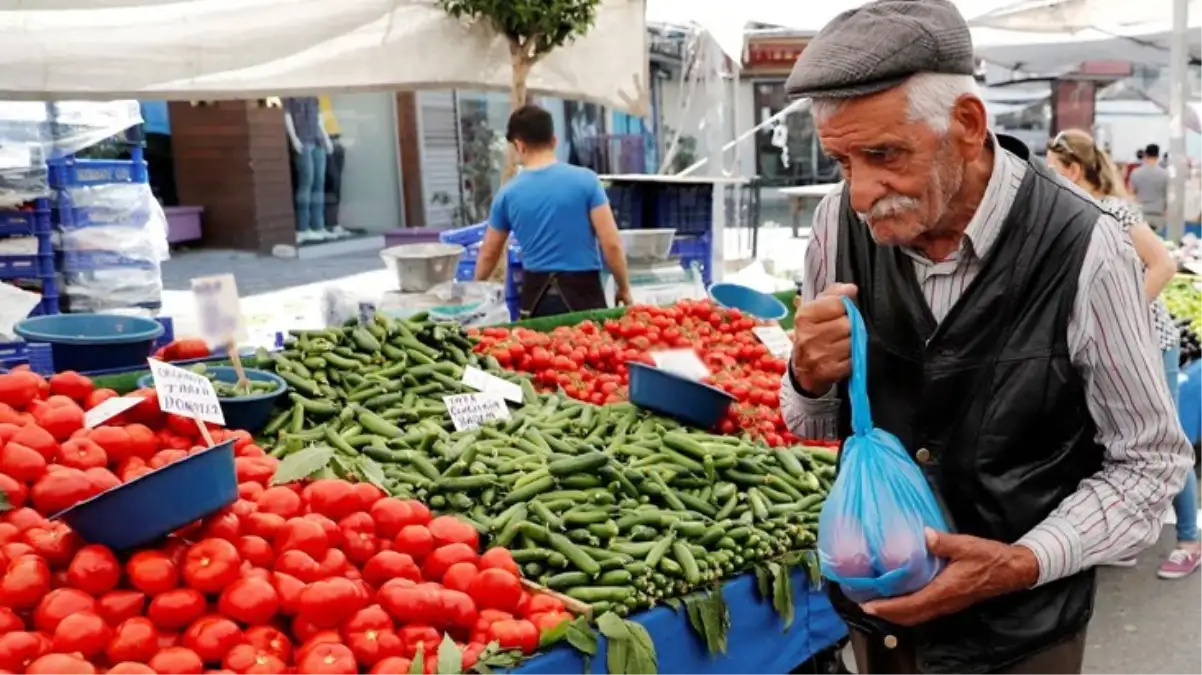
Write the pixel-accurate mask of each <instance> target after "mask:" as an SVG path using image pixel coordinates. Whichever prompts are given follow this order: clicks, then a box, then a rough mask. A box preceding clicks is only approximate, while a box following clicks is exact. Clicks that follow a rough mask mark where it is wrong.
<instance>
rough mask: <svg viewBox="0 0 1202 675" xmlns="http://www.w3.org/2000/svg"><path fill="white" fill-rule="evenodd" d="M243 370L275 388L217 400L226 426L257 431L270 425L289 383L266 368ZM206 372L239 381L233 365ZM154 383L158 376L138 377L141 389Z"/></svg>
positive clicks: (223, 378) (211, 367)
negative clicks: (278, 401)
mask: <svg viewBox="0 0 1202 675" xmlns="http://www.w3.org/2000/svg"><path fill="white" fill-rule="evenodd" d="M174 365H178V364H174ZM242 371H243V372H245V373H246V379H248V380H254V381H255V382H274V383H275V384H276V388H275V391H272V392H268V393H264V394H254V395H252V396H234V397H231V398H218V399H217V401H218V403H220V404H221V414H222V415H224V416H225V428H227V429H245V430H246V431H249V432H250V433H252V434H254V433H258V431H259V430H260V429H262V428H263V427H265V426H267V421H268V420H269V419H270V418H271V410H272V408H273V407H274V406H275V400H276V399H277V398H279V397H280V396H282V395H283V394H284V392H285V391H287V390H288V383H286V382H284V378H282V377H280V376H279V375H276V374H275V373H269V372H267V371H266V370H258V369H257V368H243V369H242ZM205 372H206V373H212V375H213V377H214V378H216V379H218V380H221V381H222V382H229V383H231V384H232V383H234V382H237V381H238V371H236V370H234V367H233V366H209V367H208V368H206V369H205ZM153 385H154V376H153V375H151V374H149V373H147V374H146V375H143V376H142V377H139V378H138V387H139V388H143V387H151V386H153Z"/></svg>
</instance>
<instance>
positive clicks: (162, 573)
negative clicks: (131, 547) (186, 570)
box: [125, 551, 179, 595]
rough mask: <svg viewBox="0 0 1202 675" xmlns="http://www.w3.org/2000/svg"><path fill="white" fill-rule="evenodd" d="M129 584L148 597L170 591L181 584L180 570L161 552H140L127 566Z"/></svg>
mask: <svg viewBox="0 0 1202 675" xmlns="http://www.w3.org/2000/svg"><path fill="white" fill-rule="evenodd" d="M125 571H126V574H128V575H129V583H130V584H131V585H132V586H133V587H134V588H136V589H138V590H139V591H142V592H143V593H146V594H147V595H155V594H157V593H162V592H164V591H169V590H171V589H173V588H175V587H176V586H177V585H178V584H179V568H178V567H176V565H175V563H174V562H172V560H171V558H169V557H167V556H166V555H164V554H163V553H162V552H160V551H139V552H138V553H135V554H134V555H133V557H132V558H130V559H129V562H128V563H127V564H126V566H125Z"/></svg>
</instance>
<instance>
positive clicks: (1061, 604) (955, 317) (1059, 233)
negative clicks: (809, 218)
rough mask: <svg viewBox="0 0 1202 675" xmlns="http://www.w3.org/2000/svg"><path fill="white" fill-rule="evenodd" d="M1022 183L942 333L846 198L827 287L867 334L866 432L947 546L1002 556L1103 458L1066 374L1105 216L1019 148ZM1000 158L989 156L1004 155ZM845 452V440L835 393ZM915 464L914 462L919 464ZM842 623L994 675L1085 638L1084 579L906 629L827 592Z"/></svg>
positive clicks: (1084, 575) (846, 426)
mask: <svg viewBox="0 0 1202 675" xmlns="http://www.w3.org/2000/svg"><path fill="white" fill-rule="evenodd" d="M998 140H999V142H1000V144H1001V145H1002V147H1005V148H1006V149H1008V150H1010V151H1011V152H1013V153H1014V154H1016V155H1018V156H1020V157H1022V158H1023V159H1025V160H1027V163H1028V167H1027V172H1026V174H1025V176H1024V178H1023V181H1022V185H1021V186H1020V188H1019V191H1018V195H1017V197H1016V198H1015V200H1014V204H1013V206H1012V208H1011V210H1010V213H1009V215H1008V216H1007V217H1006V219H1005V222H1004V223H1003V225H1002V227H1001V230H1000V231H999V233H998V235H997V239H996V240H995V241H994V243H993V245H992V247H991V248H990V250H989V251H988V253H987V254H986V256H985V259H984V261H983V264H982V268H981V270H980V272H979V274H978V275H977V277H976V278H975V279H973V281H972V282H971V283H970V284H969V285H968V288H967V289H965V291H964V294H963V295H962V296H961V297H960V299H959V300H958V301H957V302H956V303H955V305H954V306H953V307H952V309H951V311H950V312H949V313H948V315H947V316H946V317H945V318H944V319H943V321H942V322H941V323H940V322H937V321H936V320H935V319H934V317H933V316H932V315H931V311H930V307H929V306H928V304H927V302H926V300H925V299H924V297H923V295H922V290H921V288H920V287H919V284H918V281H917V277H916V276H915V273H914V264H913V261H912V260H911V259H910V258H909V257H907V256H906V254H905V253H903V252H902V251H901V249H900V248H897V247H891V246H877V245H876V244H875V243H874V242H873V240H872V236H871V234H870V233H869V231H868V228H867V226H866V225H864V224H863V223H862V222H861V221H860V220H859V218H858V217H857V216H856V214H855V213H854V211H853V210H852V209H851V207H850V205H849V203H848V195H849V191H848V190H844V193H843V194H844V199H843V205H842V218H841V222H840V226H839V235H838V236H839V239H838V241H839V243H838V246H839V249H838V269H837V279H838V281H840V282H846V283H853V284H856V285H857V286H858V287H859V289H860V291H859V297H858V300H857V304H858V306H859V309H860V312H861V313H862V314H863V315H864V321H865V323H866V325H867V328H868V335H869V344H868V394H869V398H870V400H871V402H872V416H873V419H874V420H875V422H876V425H877V426H878V427H880V428H883V429H886V430H888V431H890V432H891V433H893V434H895V435H896V436H897V437H898V438H899V439H901V442H902V444H903V445H904V446H905V447H906V448H908V449H909V450H910V452H911V453H912V454H914V455H915V456H916V457H917V458H919V459H925V461H920V462H919V464H920V466H922V468H923V471H924V473H925V474H926V476H927V479H928V481H929V482H930V484H931V486H932V488H933V489H934V491H935V494H936V495H937V497H938V498H939V499H940V500H941V502H942V505H943V508H944V511H945V513H946V515H947V516H948V522H949V523H950V524H951V526H952V528H953V529H954V530H955V531H956V532H960V533H963V534H971V535H974V536H978V537H985V538H988V539H993V540H996V541H1002V542H1007V543H1013V542H1015V541H1017V540H1018V539H1019V538H1020V537H1021V536H1023V535H1024V534H1026V533H1027V532H1028V531H1029V530H1031V529H1032V528H1033V527H1034V526H1036V525H1037V524H1039V523H1040V522H1041V521H1043V519H1044V518H1045V517H1046V516H1047V515H1048V514H1049V513H1050V512H1051V511H1052V509H1053V508H1055V507H1056V506H1057V505H1058V504H1059V503H1060V502H1061V501H1062V500H1063V499H1065V498H1066V497H1068V496H1069V495H1070V494H1072V493H1073V492H1074V491H1075V490H1076V489H1077V484H1078V483H1079V482H1080V481H1081V480H1082V479H1084V478H1086V477H1087V476H1090V475H1092V474H1093V473H1095V472H1096V471H1097V470H1098V469H1099V468H1100V467H1101V462H1102V452H1103V448H1102V447H1101V446H1100V445H1098V444H1096V443H1095V442H1094V433H1095V428H1094V424H1093V421H1092V419H1091V418H1090V415H1089V411H1088V409H1087V408H1086V400H1085V388H1084V383H1083V381H1082V378H1081V376H1080V375H1079V374H1078V373H1077V372H1076V370H1074V368H1073V366H1072V364H1071V363H1070V361H1069V352H1068V345H1067V342H1066V340H1067V338H1066V334H1067V328H1068V322H1069V317H1070V315H1071V312H1072V307H1073V301H1074V299H1075V298H1076V295H1077V280H1078V277H1079V274H1080V270H1081V264H1082V261H1083V260H1084V258H1085V252H1086V249H1087V247H1088V246H1089V242H1090V237H1091V235H1092V232H1093V229H1094V225H1095V223H1096V222H1097V219H1098V217H1099V216H1100V215H1101V211H1100V210H1099V209H1098V207H1097V206H1096V205H1095V204H1094V203H1093V202H1091V201H1088V200H1087V199H1085V198H1083V197H1081V196H1080V195H1078V194H1076V193H1074V192H1073V191H1072V190H1071V189H1069V188H1068V187H1066V186H1065V185H1064V184H1062V183H1061V182H1060V181H1059V180H1058V179H1057V178H1056V177H1055V176H1054V175H1053V174H1052V173H1051V171H1050V169H1048V168H1047V166H1046V165H1044V164H1043V163H1042V162H1041V161H1040V160H1038V159H1037V158H1031V157H1030V151H1029V150H1028V149H1027V147H1026V146H1025V145H1023V144H1022V143H1021V142H1019V141H1017V140H1015V139H1012V138H1007V137H1004V136H999V137H998ZM999 152H1000V150H999ZM840 396H841V399H842V401H843V406H842V409H841V411H840V427H841V429H840V431H841V435H842V437H847V435H849V434H850V412H851V411H850V408H849V406H848V403H847V402H848V396H847V391H846V384H844V385H842V386H841V387H840ZM920 450H922V451H921V452H920ZM832 598H833V599H834V601H835V606H836V608H838V609H839V611H840V614H842V615H843V616H844V618H845V619H846V620H847V621H848V623H850V624H852V625H854V626H856V627H858V628H861V629H862V630H865V631H866V632H869V633H870V634H873V635H875V636H880V635H883V634H892V635H894V636H897V637H898V638H899V639H901V640H909V641H911V645H912V646H913V647H914V649H915V653H916V657H917V662H918V663H917V665H918V667H919V668H920V669H921V670H922V671H924V672H961V673H963V672H992V671H997V670H1000V669H1002V668H1004V667H1006V666H1007V665H1009V664H1012V663H1014V662H1016V661H1018V660H1021V659H1022V658H1024V657H1027V656H1030V655H1032V654H1034V653H1035V652H1038V651H1041V650H1042V649H1044V648H1047V647H1049V646H1052V645H1054V644H1056V643H1057V642H1060V641H1061V640H1063V639H1066V638H1068V637H1069V636H1071V635H1072V634H1074V633H1076V632H1077V631H1078V630H1080V629H1081V628H1083V627H1084V626H1085V624H1086V623H1088V621H1089V618H1090V614H1091V612H1092V610H1093V598H1094V574H1093V572H1092V571H1085V572H1081V573H1079V574H1076V575H1074V576H1072V577H1069V578H1065V579H1060V580H1058V581H1054V582H1052V583H1049V584H1046V585H1044V586H1041V587H1038V588H1035V589H1032V590H1027V591H1022V592H1018V593H1013V594H1010V595H1006V596H1002V597H998V598H994V599H992V600H989V601H986V602H984V603H981V604H979V605H976V606H974V607H971V608H969V609H967V610H965V611H963V612H959V613H957V614H955V615H952V616H948V617H944V618H942V619H939V620H936V621H933V622H931V623H929V624H926V625H923V626H919V627H917V628H914V629H910V630H907V629H903V628H901V627H897V626H892V625H889V624H884V623H883V622H880V621H878V620H875V619H871V618H869V617H867V616H865V615H863V614H862V613H861V612H860V611H859V608H858V606H856V605H855V604H854V603H852V602H850V601H848V600H847V599H846V598H843V597H842V594H841V593H839V591H838V589H837V588H835V589H833V590H832Z"/></svg>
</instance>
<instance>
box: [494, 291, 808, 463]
mask: <svg viewBox="0 0 1202 675" xmlns="http://www.w3.org/2000/svg"><path fill="white" fill-rule="evenodd" d="M756 325H758V324H757V323H756V321H755V320H754V319H752V318H750V317H748V316H745V315H743V314H742V313H740V312H739V311H738V310H730V309H725V308H722V307H719V306H717V305H715V304H714V303H712V302H710V301H708V300H702V301H691V300H684V301H681V302H678V303H676V304H675V305H673V306H671V307H654V306H641V305H640V306H635V307H631V308H630V309H629V311H627V312H626V313H625V314H624V315H623V316H622V318H620V319H611V320H608V321H605V322H604V323H601V324H598V323H596V322H593V321H585V322H583V323H580V324H578V325H575V326H560V327H558V328H556V329H554V330H552V331H551V332H550V333H540V332H537V331H533V330H530V329H526V328H514V329H507V328H484V329H482V330H480V331H479V333H478V334H477V337H479V340H480V341H479V343H478V345H477V347H476V349H477V350H478V351H480V352H481V353H486V354H490V355H492V356H493V357H495V358H496V359H497V361H499V362H500V363H501V365H502V366H504V367H506V368H511V369H514V370H519V371H523V372H527V373H532V374H533V375H534V380H535V382H536V384H537V385H538V386H539V387H541V388H543V389H544V390H553V389H556V388H560V389H562V390H563V391H564V393H566V394H567V395H568V396H571V397H573V398H577V399H580V400H584V401H590V402H592V403H596V404H598V405H600V404H603V403H616V402H618V401H623V400H625V399H626V397H627V385H628V377H627V367H626V364H627V363H628V362H631V361H635V362H639V363H646V364H649V365H654V362H653V360H652V357H651V353H652V352H655V351H659V350H665V349H682V348H692V349H693V350H695V351H696V353H697V355H698V356H699V357H700V358H701V360H702V362H704V363H705V365H706V366H707V367H708V368H709V370H710V373H711V376H710V378H709V379H708V380H707V382H709V383H710V384H713V385H715V386H717V387H721V388H722V389H724V390H726V391H727V392H729V393H730V394H732V395H733V396H734V397H735V398H736V399H738V402H737V403H735V404H734V405H733V406H731V409H730V412H729V413H728V414H727V416H726V418H725V419H723V420H722V422H721V423H720V425H719V428H718V431H720V432H721V433H724V434H734V433H745V434H747V435H750V436H752V437H754V438H760V439H763V440H764V441H765V442H767V443H768V444H769V445H773V446H779V445H784V444H791V443H796V442H797V440H798V439H797V438H796V437H795V436H793V434H792V433H790V432H789V430H788V429H787V428H786V427H785V423H784V420H783V419H782V418H781V414H780V381H781V375H783V374H784V373H785V361H784V360H783V359H780V358H777V357H775V356H773V355H772V354H770V353H769V352H768V348H767V347H765V346H764V345H763V344H762V343H761V342H760V341H759V338H757V337H756V336H755V334H754V333H752V330H751V329H752V328H755V327H756Z"/></svg>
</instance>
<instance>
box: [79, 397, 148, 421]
mask: <svg viewBox="0 0 1202 675" xmlns="http://www.w3.org/2000/svg"><path fill="white" fill-rule="evenodd" d="M145 400H146V399H144V398H142V397H141V396H117V397H114V398H110V399H108V400H107V401H104V402H103V403H101V404H100V405H98V406H96V407H95V408H92V409H91V410H89V411H88V412H86V413H84V416H83V425H84V426H85V427H87V428H89V429H91V428H93V427H98V426H100V425H101V424H104V423H105V422H107V421H109V420H111V419H113V418H114V417H116V416H117V415H120V414H121V413H123V412H125V411H126V410H129V409H130V408H132V407H134V406H136V405H138V404H139V403H141V402H142V401H145Z"/></svg>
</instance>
